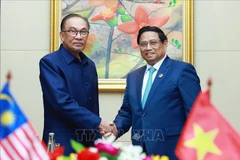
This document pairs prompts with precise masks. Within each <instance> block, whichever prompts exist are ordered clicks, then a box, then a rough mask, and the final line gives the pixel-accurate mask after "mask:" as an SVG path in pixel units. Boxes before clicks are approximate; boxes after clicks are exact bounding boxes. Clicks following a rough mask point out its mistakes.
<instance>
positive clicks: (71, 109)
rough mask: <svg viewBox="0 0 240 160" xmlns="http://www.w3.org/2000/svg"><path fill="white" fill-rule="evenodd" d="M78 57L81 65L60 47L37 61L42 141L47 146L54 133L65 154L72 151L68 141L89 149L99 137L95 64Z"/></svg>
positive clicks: (87, 59) (84, 57)
mask: <svg viewBox="0 0 240 160" xmlns="http://www.w3.org/2000/svg"><path fill="white" fill-rule="evenodd" d="M79 54H80V56H81V62H80V61H79V60H78V59H77V58H76V57H74V56H73V55H72V54H71V53H70V52H68V50H66V48H64V47H63V45H61V46H60V48H59V50H58V51H56V52H53V53H50V54H47V55H46V56H44V57H43V58H42V59H41V60H40V82H41V86H42V92H43V103H44V131H43V140H44V142H45V143H46V144H47V142H48V134H49V132H54V133H55V140H56V143H60V145H62V146H64V147H65V155H69V153H70V152H74V151H73V149H72V147H71V146H70V139H74V140H77V141H79V142H80V143H82V144H84V145H86V146H90V145H93V142H94V140H95V139H96V138H98V137H100V135H99V134H97V133H96V131H97V128H98V126H99V124H100V122H101V118H100V117H99V102H98V78H97V72H96V68H95V64H94V63H93V61H91V60H90V59H89V58H87V57H86V56H85V55H84V54H83V53H79ZM93 130H94V131H95V132H94V133H93V132H92V131H93Z"/></svg>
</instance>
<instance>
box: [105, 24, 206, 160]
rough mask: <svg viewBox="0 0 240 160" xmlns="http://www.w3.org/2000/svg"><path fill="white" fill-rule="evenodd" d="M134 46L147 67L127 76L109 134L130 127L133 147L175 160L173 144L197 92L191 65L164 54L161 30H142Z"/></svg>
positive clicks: (154, 28)
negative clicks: (120, 102) (138, 146)
mask: <svg viewBox="0 0 240 160" xmlns="http://www.w3.org/2000/svg"><path fill="white" fill-rule="evenodd" d="M137 43H138V45H139V48H140V52H141V56H142V58H143V59H144V60H145V61H146V62H147V65H145V66H143V67H141V68H139V69H137V70H135V71H133V72H131V73H129V74H128V75H127V86H126V89H125V94H124V99H123V104H122V106H121V108H120V110H119V112H118V115H117V116H116V118H115V120H114V123H115V125H114V124H113V126H115V127H116V129H117V130H115V131H114V132H113V133H114V135H115V136H118V137H120V136H121V135H123V134H124V133H126V132H127V131H128V130H129V129H130V127H132V143H133V145H140V146H142V147H143V150H144V152H146V153H147V154H148V155H151V154H154V155H166V156H169V159H170V160H175V159H177V158H176V156H175V154H174V150H175V147H176V144H177V141H178V139H179V136H180V133H181V131H182V128H183V125H184V123H185V121H186V118H187V116H188V114H189V111H190V110H191V107H192V105H193V102H194V100H195V98H196V96H197V95H198V93H199V91H200V90H201V87H200V80H199V77H198V76H197V73H196V71H195V69H194V67H193V66H192V65H191V64H189V63H185V62H182V61H177V60H172V59H170V58H169V57H168V56H167V55H166V49H167V46H168V40H167V37H166V35H165V34H164V32H163V31H162V30H161V29H159V28H157V27H154V26H146V27H143V28H142V29H140V30H139V33H138V37H137ZM102 133H104V132H102Z"/></svg>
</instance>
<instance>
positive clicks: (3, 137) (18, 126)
mask: <svg viewBox="0 0 240 160" xmlns="http://www.w3.org/2000/svg"><path fill="white" fill-rule="evenodd" d="M0 127H1V129H0V160H48V159H49V156H48V154H47V152H46V150H45V148H44V147H43V145H42V143H41V141H40V139H39V138H38V137H37V136H36V132H35V131H34V129H33V127H32V125H31V123H30V122H29V121H28V119H27V118H26V117H25V115H24V114H23V112H22V111H21V109H20V107H19V106H18V104H17V103H16V101H15V100H14V98H13V96H12V95H11V93H10V91H9V87H8V83H6V84H5V86H4V88H3V90H2V91H1V93H0Z"/></svg>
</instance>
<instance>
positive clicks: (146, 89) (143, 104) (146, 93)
mask: <svg viewBox="0 0 240 160" xmlns="http://www.w3.org/2000/svg"><path fill="white" fill-rule="evenodd" d="M148 71H149V75H148V81H147V85H146V88H145V91H144V95H143V99H142V108H144V106H145V103H146V100H147V97H148V94H149V91H150V89H151V87H152V75H153V73H154V72H155V71H156V69H155V68H154V67H150V68H149V69H148Z"/></svg>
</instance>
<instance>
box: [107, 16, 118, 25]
mask: <svg viewBox="0 0 240 160" xmlns="http://www.w3.org/2000/svg"><path fill="white" fill-rule="evenodd" d="M106 22H107V24H108V25H109V26H111V27H114V26H117V25H118V20H117V17H116V16H114V18H113V19H110V20H108V21H106Z"/></svg>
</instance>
